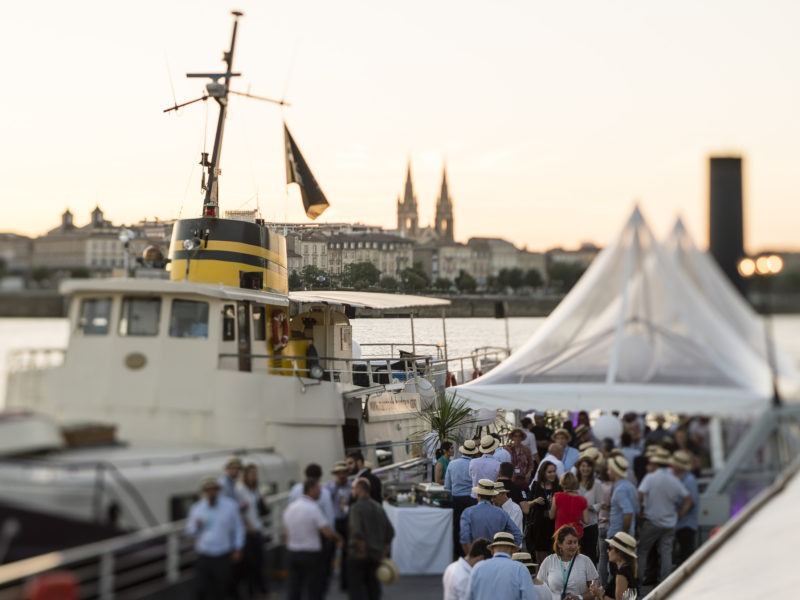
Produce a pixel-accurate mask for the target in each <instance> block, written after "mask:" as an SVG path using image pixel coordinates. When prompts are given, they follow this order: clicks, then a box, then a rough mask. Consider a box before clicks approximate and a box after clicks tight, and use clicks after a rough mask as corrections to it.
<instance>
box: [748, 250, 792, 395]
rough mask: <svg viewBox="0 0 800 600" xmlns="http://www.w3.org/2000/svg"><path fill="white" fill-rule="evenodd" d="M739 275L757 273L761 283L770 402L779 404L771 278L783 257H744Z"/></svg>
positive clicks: (778, 270)
mask: <svg viewBox="0 0 800 600" xmlns="http://www.w3.org/2000/svg"><path fill="white" fill-rule="evenodd" d="M738 269H739V275H741V276H742V277H745V278H749V277H753V276H754V275H758V276H759V278H758V280H759V281H760V282H761V283H762V289H761V290H759V292H760V293H761V294H762V298H761V308H762V312H763V313H764V337H765V344H766V351H767V363H768V364H769V370H770V374H771V375H772V404H773V406H780V405H781V396H780V392H779V390H778V373H777V367H776V366H775V338H774V335H773V331H772V313H773V310H772V305H771V298H772V279H773V277H774V276H775V275H777V274H778V273H780V272H781V270H783V259H781V257H780V256H778V255H776V254H770V255H765V254H764V255H761V256H758V257H756V258H754V259H753V258H750V257H746V258H743V259H742V260H740V261H739V265H738Z"/></svg>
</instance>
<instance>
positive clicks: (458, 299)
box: [0, 290, 800, 319]
mask: <svg viewBox="0 0 800 600" xmlns="http://www.w3.org/2000/svg"><path fill="white" fill-rule="evenodd" d="M753 296H755V297H752V298H751V300H754V303H755V304H756V308H757V309H763V308H764V307H765V306H767V307H769V310H770V312H773V313H775V314H795V313H800V294H777V293H776V294H772V296H771V298H770V299H768V300H767V299H765V298H764V297H763V296H762V297H759V296H758V295H753ZM450 300H451V301H452V304H451V305H450V306H449V307H447V308H446V309H445V316H446V317H447V318H448V319H452V318H470V317H495V316H497V309H498V304H499V303H502V304H504V305H505V307H506V310H507V313H506V314H507V315H508V316H509V317H546V316H547V315H549V314H550V313H551V312H552V311H553V309H554V308H555V307H556V306H558V303H559V302H560V301H561V297H560V296H547V297H540V296H499V295H498V296H454V297H452V298H450ZM765 300H767V301H766V302H765ZM770 305H771V306H770ZM759 312H764V311H763V310H759ZM407 314H408V311H402V310H394V311H383V313H382V314H381V312H380V311H365V310H360V309H359V310H357V311H356V317H361V318H364V317H393V316H403V317H405V316H406V315H407ZM66 315H67V299H66V297H65V296H62V295H61V294H59V293H58V292H57V291H55V290H21V291H13V292H0V317H27V318H31V317H65V316H66ZM414 316H416V317H434V318H438V317H441V316H442V309H441V308H437V307H430V308H424V307H423V308H416V309H414Z"/></svg>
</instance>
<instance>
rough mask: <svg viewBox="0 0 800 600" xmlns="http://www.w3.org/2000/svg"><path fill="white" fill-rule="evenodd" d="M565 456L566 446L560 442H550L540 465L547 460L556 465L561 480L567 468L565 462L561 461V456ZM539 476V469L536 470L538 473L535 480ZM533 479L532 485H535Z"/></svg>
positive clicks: (557, 474)
mask: <svg viewBox="0 0 800 600" xmlns="http://www.w3.org/2000/svg"><path fill="white" fill-rule="evenodd" d="M563 456H564V446H562V445H560V444H556V443H555V442H554V443H552V444H550V445H549V446H548V447H547V454H545V455H544V458H543V459H542V460H541V462H540V463H539V464H540V465H541V464H542V463H543V462H545V461H549V462H551V463H553V464H554V465H555V466H556V477H558V479H559V480H561V476H562V475H563V474H564V471H566V469H565V468H564V463H563V462H561V457H563ZM538 477H539V470H538V469H537V470H536V475H534V476H533V481H536V480H537V478H538ZM533 481H532V482H531V485H533Z"/></svg>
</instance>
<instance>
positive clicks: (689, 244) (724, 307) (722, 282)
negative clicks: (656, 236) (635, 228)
mask: <svg viewBox="0 0 800 600" xmlns="http://www.w3.org/2000/svg"><path fill="white" fill-rule="evenodd" d="M665 249H666V251H667V253H668V254H669V255H670V256H671V257H672V259H673V260H674V261H675V262H676V263H677V264H678V266H679V267H680V268H681V270H682V271H683V272H684V273H685V274H686V275H687V277H688V278H689V279H690V280H691V282H692V283H693V284H694V285H695V287H696V288H697V289H698V290H699V291H700V293H701V294H702V295H703V297H704V298H705V299H706V301H707V302H708V304H710V305H711V306H713V307H714V309H715V310H716V311H717V313H718V314H719V316H721V317H722V318H723V319H724V320H725V321H726V322H727V323H728V324H729V325H730V326H731V327H732V328H733V329H734V330H735V331H736V332H737V333H738V334H739V335H740V336H741V337H742V339H743V340H744V341H745V342H746V343H747V344H748V345H749V346H750V347H751V348H752V349H753V350H754V351H755V352H756V354H758V355H759V356H760V357H761V358H762V359H763V360H765V361H768V360H769V354H768V348H767V333H766V330H765V327H764V321H763V320H762V319H761V318H760V317H759V316H758V314H757V313H756V311H754V310H753V308H752V307H751V306H750V305H749V304H748V303H747V301H746V300H745V299H744V297H743V296H742V295H741V294H740V293H739V292H738V290H736V288H734V287H733V284H732V283H731V282H730V280H729V279H728V278H727V277H726V276H725V274H724V273H723V272H722V269H720V267H719V265H718V264H717V262H716V261H715V260H714V259H713V258H712V257H711V256H710V255H709V254H708V253H706V252H702V251H701V250H700V249H699V248H698V247H697V246H696V245H695V244H694V242H693V241H692V238H691V236H690V235H689V233H688V232H687V231H686V228H685V227H684V225H683V221H681V219H678V220H677V221H676V223H675V227H674V228H673V229H672V234H671V235H670V237H669V239H668V240H667V241H666V243H665ZM773 351H774V360H775V363H774V364H775V368H776V370H777V372H778V374H779V375H780V376H781V377H782V378H784V380H785V381H784V382H783V383H784V385H787V386H791V385H792V383H793V382H794V381H796V380H797V378H798V373H797V368H796V366H795V363H794V360H793V359H792V357H791V355H790V354H789V353H787V352H786V351H785V350H784V349H783V348H781V347H780V346H777V345H776V344H775V343H774V341H773Z"/></svg>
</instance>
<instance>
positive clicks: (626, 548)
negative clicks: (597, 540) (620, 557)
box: [606, 531, 636, 558]
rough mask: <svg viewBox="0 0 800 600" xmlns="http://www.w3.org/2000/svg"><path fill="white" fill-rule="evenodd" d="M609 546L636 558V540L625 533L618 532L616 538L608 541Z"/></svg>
mask: <svg viewBox="0 0 800 600" xmlns="http://www.w3.org/2000/svg"><path fill="white" fill-rule="evenodd" d="M606 542H607V543H608V545H609V546H611V547H612V548H615V549H617V550H619V551H620V552H622V553H624V554H627V555H628V556H632V557H633V558H636V538H634V537H633V536H632V535H629V534H627V533H625V532H624V531H618V532H617V533H615V534H614V537H612V538H608V539H607V540H606Z"/></svg>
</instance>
